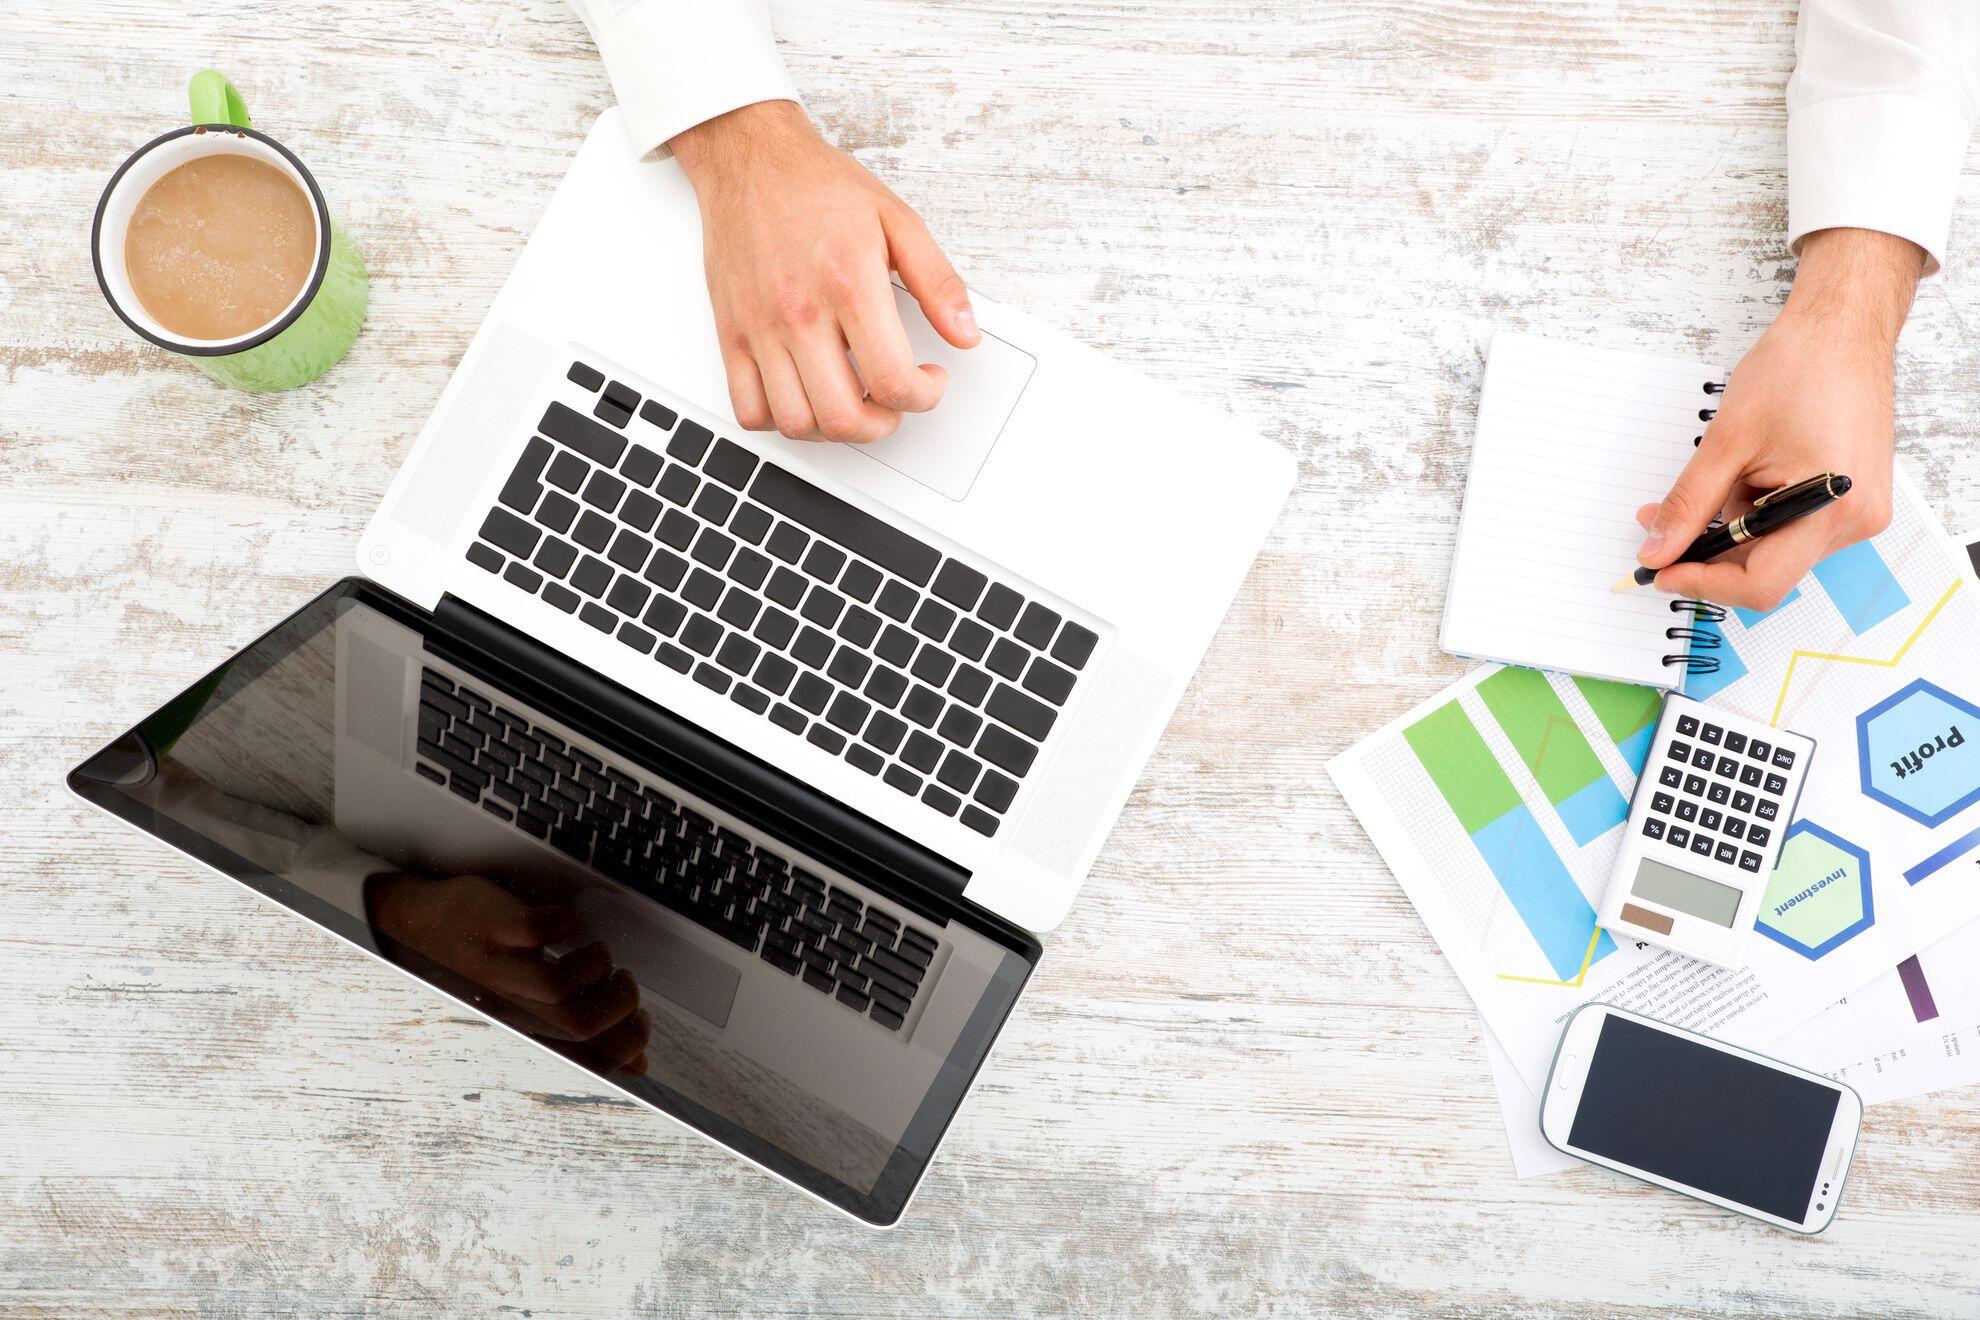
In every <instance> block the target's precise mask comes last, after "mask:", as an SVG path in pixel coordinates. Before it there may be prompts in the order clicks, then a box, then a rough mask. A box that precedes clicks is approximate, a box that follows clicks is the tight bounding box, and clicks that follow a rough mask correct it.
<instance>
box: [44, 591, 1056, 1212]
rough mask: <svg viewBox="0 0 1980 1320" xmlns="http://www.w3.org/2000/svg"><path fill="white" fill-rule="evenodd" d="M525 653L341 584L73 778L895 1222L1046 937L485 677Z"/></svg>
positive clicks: (267, 888) (531, 1036) (603, 1073)
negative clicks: (906, 878) (463, 636)
mask: <svg viewBox="0 0 1980 1320" xmlns="http://www.w3.org/2000/svg"><path fill="white" fill-rule="evenodd" d="M507 672H510V671H507V670H504V669H503V668H502V667H501V666H500V665H497V664H494V663H491V662H490V661H489V660H488V659H487V657H485V656H483V655H480V654H479V653H477V652H475V651H474V650H473V649H472V648H471V647H468V646H466V645H465V644H463V643H462V642H461V641H460V640H459V639H458V638H457V637H453V636H451V635H449V634H448V633H447V632H445V631H444V630H443V629H442V627H441V625H439V624H438V623H436V621H435V620H434V618H433V617H432V616H431V615H428V614H426V613H425V612H423V611H420V610H417V609H415V608H413V607H411V606H409V605H406V604H405V603H404V602H401V601H399V600H397V599H396V598H394V597H391V596H389V595H387V594H386V593H384V592H381V591H379V590H378V589H376V588H374V587H371V586H369V585H368V584H364V583H360V582H356V581H350V582H346V583H343V584H341V585H339V586H338V587H335V588H333V589H332V590H330V591H329V592H326V593H325V594H324V595H323V596H321V597H319V598H317V599H316V600H315V601H313V602H311V603H310V604H309V605H308V606H306V607H304V608H303V609H302V610H300V611H299V612H298V613H296V614H295V615H293V616H291V617H290V618H289V619H288V620H286V621H284V622H283V623H282V624H281V625H279V626H278V627H276V628H275V629H274V630H273V631H272V632H270V633H269V634H268V635H267V636H265V637H263V638H261V639H260V640H259V641H257V642H256V643H255V644H254V645H253V646H251V647H249V648H248V649H247V650H245V651H243V652H242V653H241V654H239V655H238V656H236V657H234V659H233V660H231V661H229V662H228V663H227V664H225V665H223V666H221V668H219V669H218V670H216V671H214V672H213V673H211V674H209V675H207V676H206V677H205V678H204V679H202V680H201V681H200V682H199V683H197V684H195V685H194V686H193V687H192V688H190V689H189V690H187V691H186V692H185V693H183V694H181V695H180V696H179V697H177V698H175V699H174V700H173V701H171V702H170V703H168V704H167V705H166V706H165V707H164V708H163V709H161V710H159V711H158V712H157V713H156V714H154V715H152V716H151V717H150V718H149V719H146V720H145V721H143V722H142V723H141V724H140V725H138V727H137V728H136V729H134V730H132V731H131V732H130V733H129V734H127V735H125V736H124V737H123V738H120V739H118V740H117V741H116V742H115V743H113V744H112V745H111V746H109V747H108V748H106V749H104V750H103V751H102V752H100V753H98V754H97V755H96V756H94V757H92V758H91V759H90V760H89V761H88V762H86V763H85V764H84V765H82V766H81V767H79V768H78V769H77V770H76V771H75V772H73V773H72V775H71V776H70V784H71V786H72V787H73V788H74V789H75V791H76V792H77V793H79V794H80V795H81V796H83V797H85V798H86V799H88V800H90V801H92V802H94V803H96V804H98V805H100V806H102V807H104V808H106V809H107V810H109V811H111V812H113V813H115V814H116V815H118V816H120V817H122V818H123V819H125V820H127V821H129V822H131V823H132V824H134V825H136V826H137V827H139V828H140V829H143V830H146V831H148V832H150V833H152V834H154V835H156V836H158V837H159V838H161V839H163V840H164V841H165V842H167V843H169V844H171V845H172V846H174V847H176V848H179V849H180V850H182V851H184V852H187V853H189V854H191V855H193V856H194V857H196V858H198V859H200V860H201V861H204V862H206V863H207V864H208V865H210V866H212V867H214V868H216V869H218V870H220V871H222V872H224V873H226V874H228V875H230V876H232V877H234V878H235V879H237V880H239V881H241V882H242V883H244V884H246V885H247V886H249V887H250V888H252V889H254V890H255V891H257V892H258V893H260V894H262V895H263V896H265V897H267V898H269V899H272V900H273V901H275V902H277V903H279V904H281V905H282V906H284V907H287V908H289V909H291V910H292V911H294V912H296V913H298V914H300V915H302V916H304V917H306V918H308V919H309V920H311V921H314V922H316V923H317V924H319V925H321V926H323V927H325V928H327V929H329V930H330V931H332V932H334V933H335V934H337V935H339V936H341V937H342V938H343V939H345V940H347V941H349V942H350V943H352V944H355V945H357V946H358V947H359V948H361V949H363V950H365V951H367V952H370V953H373V954H375V955H376V956H377V957H379V958H381V959H383V960H385V961H387V962H389V963H390V964H392V965H394V966H396V967H398V968H399V969H401V970H403V971H405V972H407V973H410V974H411V975H412V976H414V977H416V978H418V979H420V980H421V981H424V982H426V983H427V984H429V985H431V986H433V987H434V988H436V989H438V990H440V991H442V992H444V993H446V994H447V995H449V996H451V997H453V998H454V999H456V1000H458V1001H459V1002H460V1003H462V1004H464V1005H466V1006H467V1007H469V1008H470V1009H472V1010H474V1011H475V1012H477V1013H479V1014H481V1015H482V1016H483V1017H485V1018H487V1019H488V1020H490V1021H492V1022H494V1023H497V1024H499V1025H501V1026H503V1027H506V1028H509V1029H510V1030H512V1031H514V1032H516V1033H518V1034H520V1035H521V1036H523V1037H525V1038H526V1039H528V1040H530V1041H533V1042H534V1043H536V1044H538V1045H540V1046H542V1047H544V1048H546V1049H549V1050H552V1051H554V1052H556V1053H557V1054H559V1055H561V1056H562V1057H564V1058H566V1059H568V1060H569V1061H571V1062H572V1063H574V1064H577V1065H578V1066H579V1067H582V1068H584V1069H586V1070H587V1071H588V1072H589V1073H591V1075H592V1076H593V1077H594V1078H595V1079H596V1080H597V1082H598V1083H599V1084H601V1085H604V1086H609V1087H612V1088H614V1089H616V1090H617V1091H618V1092H620V1093H623V1094H624V1095H627V1096H630V1097H632V1098H633V1099H636V1100H638V1101H640V1102H642V1103H644V1104H646V1105H650V1106H652V1107H653V1108H655V1109H658V1110H660V1111H662V1112H664V1113H666V1114H668V1115H670V1116H672V1117H674V1118H676V1119H678V1120H680V1121H681V1122H683V1123H685V1124H687V1125H689V1126H691V1127H693V1128H696V1129H698V1130H699V1131H701V1132H702V1133H704V1134H706V1135H707V1136H709V1137H711V1138H713V1139H714V1140H716V1141H718V1142H720V1143H722V1144H723V1145H725V1146H728V1147H729V1148H731V1149H732V1150H734V1151H736V1152H737V1153H738V1154H741V1155H743V1156H745V1157H746V1158H748V1159H750V1160H752V1161H754V1162H756V1163H758V1164H760V1165H762V1166H763V1167H765V1168H767V1169H769V1170H771V1171H772V1172H774V1173H777V1174H779V1175H781V1176H783V1177H785V1178H788V1179H790V1180H791V1181H792V1182H795V1183H797V1184H798V1185H799V1186H801V1187H803V1188H804V1189H806V1190H807V1191H810V1192H812V1193H814V1194H815V1195H817V1196H819V1197H821V1198H823V1199H825V1200H826V1201H828V1202H830V1203H831V1204H833V1205H836V1206H838V1207H839V1208H841V1209H843V1210H845V1211H847V1212H848V1213H851V1214H853V1215H855V1216H857V1217H859V1218H861V1219H864V1220H867V1221H868V1222H871V1223H880V1224H884V1223H891V1222H893V1221H894V1220H895V1219H896V1218H898V1217H899V1215H900V1213H901V1211H902V1209H903V1208H904V1207H905V1206H906V1203H907V1200H908V1197H909V1195H910V1194H911V1193H912V1191H913V1189H914V1186H915V1184H916V1183H917V1182H918V1181H919V1180H920V1177H921V1175H922V1173H923V1171H924V1170H925V1169H926V1167H927V1165H928V1162H929V1159H930V1157H931V1156H932V1154H933V1152H934V1148H935V1145H936V1142H937V1141H938V1140H939V1139H940V1137H941V1135H942V1133H943V1131H944V1129H946V1128H947V1126H948V1124H949V1121H950V1119H951V1118H952V1117H953V1116H954V1114H955V1111H956V1108H957V1106H958V1105H959V1104H960V1103H961V1100H962V1097H963V1094H964V1092H965V1090H966V1089H967V1088H968V1086H969V1084H970V1081H971V1080H972V1078H973V1077H974V1076H975V1074H976V1071H977V1069H978V1068H979V1067H980V1066H981V1065H982V1063H983V1061H984V1058H985V1057H986V1055H987V1054H988V1052H989V1049H990V1045H991V1042H992V1040H993V1039H994V1037H995V1036H996V1034H997V1032H998V1030H999V1029H1000V1028H1001V1026H1002V1025H1003V1022H1004V1020H1005V1018H1006V1016H1007V1015H1008V1014H1009V1012H1010V1010H1011V1008H1012V1005H1013V1004H1014V1003H1015V1002H1016V999H1017V996H1018V993H1019V991H1020V989H1021V988H1022V986H1023V984H1024V982H1025V980H1026V978H1027V977H1028V976H1029V974H1030V970H1031V968H1032V966H1034V965H1035V963H1036V960H1037V954H1038V948H1037V945H1036V943H1035V942H1034V941H1032V940H1031V939H1030V938H1029V937H1028V936H1025V935H1023V934H1022V932H1018V931H1016V930H1015V929H1014V928H1006V927H1004V926H1003V925H1002V924H1001V923H999V922H997V921H996V920H995V919H994V918H990V917H988V916H986V915H985V914H982V913H980V912H978V911H976V910H974V909H972V908H970V907H968V906H967V905H963V904H959V903H956V902H953V901H948V900H944V899H942V898H940V897H938V896H935V895H936V894H937V892H938V891H936V890H933V889H924V888H923V887H921V886H917V885H911V884H906V883H903V882H902V881H901V880H900V878H899V877H898V875H894V874H892V873H890V872H889V871H887V870H886V869H885V868H883V867H879V866H877V865H876V866H872V867H867V866H863V865H862V864H861V862H860V860H859V858H858V856H856V855H854V854H852V853H850V852H848V851H846V850H838V849H833V848H831V847H827V846H821V845H818V844H815V843H814V845H813V846H811V847H799V846H795V845H794V844H792V843H791V842H790V841H789V839H790V837H791V835H792V833H793V831H791V830H782V831H781V832H780V831H778V830H774V829H772V828H770V827H767V826H766V825H765V824H764V823H762V822H763V821H764V820H774V819H775V817H774V816H772V815H768V814H767V813H766V814H759V813H755V812H753V811H752V810H751V809H750V805H749V803H747V802H739V801H738V800H737V799H736V795H735V794H734V793H733V792H732V791H731V792H716V791H715V789H714V786H713V785H712V784H710V783H707V782H702V783H698V782H696V780H697V776H696V775H695V774H694V772H693V767H692V766H691V765H685V766H684V764H683V762H682V760H681V758H680V757H678V756H676V757H674V758H672V759H671V760H669V759H668V758H667V757H664V756H660V755H658V754H655V753H654V752H653V750H652V745H651V744H647V743H644V742H642V741H641V739H640V738H639V737H638V736H636V735H634V734H630V733H625V732H623V731H622V730H615V729H614V728H612V727H609V722H607V721H605V720H602V719H599V718H596V717H595V716H592V715H588V714H587V713H586V712H585V711H583V710H580V709H570V708H567V705H566V703H565V702H563V701H561V700H559V699H558V698H557V697H556V696H555V695H554V694H553V693H551V692H550V690H549V689H548V688H546V687H543V686H540V685H531V686H530V687H529V688H528V694H527V695H526V694H525V692H524V691H523V690H520V689H521V684H520V683H503V682H501V681H498V680H495V679H491V677H490V675H491V674H502V673H507ZM663 763H664V764H667V765H669V766H670V767H671V768H670V770H669V772H668V773H667V774H664V775H663V774H661V773H659V772H657V771H656V770H654V769H652V768H650V767H652V766H653V765H655V764H663Z"/></svg>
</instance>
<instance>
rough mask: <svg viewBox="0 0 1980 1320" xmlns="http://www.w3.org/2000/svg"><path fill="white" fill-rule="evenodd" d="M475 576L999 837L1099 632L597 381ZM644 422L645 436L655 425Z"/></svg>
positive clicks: (529, 475) (594, 374)
mask: <svg viewBox="0 0 1980 1320" xmlns="http://www.w3.org/2000/svg"><path fill="white" fill-rule="evenodd" d="M568 376H569V379H570V381H571V382H572V383H574V384H576V385H577V386H579V387H580V388H581V389H583V390H585V391H586V392H588V393H592V394H595V395H596V396H597V397H596V400H595V402H594V403H593V405H592V408H591V412H590V415H589V416H587V415H586V414H584V413H581V412H579V411H577V410H576V409H574V408H571V407H569V406H567V405H566V404H564V403H561V402H553V403H551V404H550V406H549V408H548V409H547V410H546V411H545V412H544V414H543V417H542V419H541V420H540V421H539V423H538V425H537V428H536V429H537V431H538V433H539V434H537V435H535V436H533V437H532V438H531V439H530V441H529V442H528V444H527V445H526V446H525V447H524V449H523V454H522V457H521V458H520V459H519V460H518V461H517V463H516V466H515V469H514V471H512V472H511V473H510V474H509V477H508V480H507V481H506V482H504V483H503V486H502V490H501V494H500V497H499V502H498V503H497V504H496V505H494V506H493V507H491V508H490V509H489V510H488V512H487V514H486V516H485V517H484V519H483V521H482V524H481V529H480V536H479V539H477V540H476V541H475V543H474V544H473V545H471V546H470V547H469V549H468V551H467V558H468V561H469V562H470V563H473V564H475V565H476V566H478V567H480V568H482V569H485V570H487V571H488V572H490V573H494V574H498V575H500V576H501V578H502V579H503V581H505V582H507V583H509V584H510V585H512V586H514V587H515V588H517V589H518V590H520V591H525V592H529V593H530V594H532V595H537V596H540V597H541V598H542V599H543V600H545V601H547V602H548V603H549V604H551V605H553V606H555V607H556V608H558V609H560V610H563V611H564V612H565V613H567V614H575V615H576V616H577V617H578V618H580V619H582V620H583V621H584V622H585V623H586V624H588V625H590V626H591V627H593V628H596V629H597V630H598V631H600V632H601V633H605V634H607V635H609V636H612V637H615V638H617V639H618V640H619V642H621V643H622V644H623V645H625V646H627V647H630V648H631V649H633V650H634V651H637V652H639V653H640V654H642V655H648V656H651V657H652V658H653V659H654V661H655V662H656V663H658V664H661V665H664V666H666V667H667V668H669V669H672V670H674V671H675V672H677V673H681V674H687V675H690V676H691V677H692V678H693V679H694V681H695V682H697V683H700V684H701V685H702V686H704V687H706V688H708V689H709V690H711V691H713V692H718V693H725V694H727V695H728V697H729V699H730V700H731V701H733V702H734V703H735V704H737V705H738V706H741V707H742V708H743V709H745V710H747V711H749V712H751V713H752V714H754V715H756V716H758V717H760V718H762V719H763V720H766V721H768V722H769V723H771V724H773V725H775V726H776V727H778V728H780V729H782V730H784V731H785V732H786V733H788V734H789V735H790V736H791V737H793V738H803V739H804V740H805V741H806V742H808V743H810V744H811V745H813V746H815V747H819V748H822V749H823V750H825V751H827V752H830V753H832V754H834V755H836V756H839V757H842V758H843V759H844V760H845V761H847V762H848V763H849V764H851V765H853V766H855V767H857V768H858V769H860V770H862V771H864V772H865V773H867V774H869V775H874V776H877V777H878V778H880V779H881V780H882V781H884V782H885V783H886V784H888V785H889V786H890V787H892V788H893V789H895V790H896V791H898V792H900V793H903V794H906V795H908V796H910V797H913V798H915V799H917V800H918V801H920V802H921V803H922V804H923V805H924V806H926V807H927V808H929V809H930V810H933V811H937V812H940V813H941V814H942V815H944V816H950V817H959V818H960V819H961V821H962V823H963V824H964V825H966V826H968V827H969V828H970V829H973V830H975V831H976V832H978V833H979V834H983V835H985V836H994V835H995V834H996V833H997V830H998V828H999V826H1000V825H1001V824H1002V816H1003V814H1004V813H1005V812H1006V811H1007V810H1008V809H1009V807H1010V805H1011V803H1012V801H1013V800H1014V799H1015V798H1016V797H1017V793H1018V788H1019V785H1020V784H1021V782H1022V781H1023V779H1024V777H1025V776H1026V774H1028V773H1029V772H1030V770H1031V768H1032V765H1033V764H1034V763H1035V762H1036V761H1037V759H1038V754H1039V751H1040V748H1041V747H1042V746H1043V744H1044V743H1045V741H1046V740H1047V739H1048V738H1049V737H1050V736H1051V734H1052V732H1053V729H1054V727H1055V726H1056V725H1057V724H1058V722H1059V715H1060V712H1061V711H1062V710H1063V708H1064V707H1065V704H1066V702H1067V701H1068V700H1069V699H1070V698H1071V696H1072V694H1073V692H1074V690H1075V688H1076V687H1077V686H1078V684H1079V682H1080V675H1081V672H1082V671H1083V670H1084V669H1085V668H1086V664H1087V661H1088V660H1089V659H1090V658H1091V657H1092V655H1093V651H1094V647H1095V644H1096V643H1097V642H1098V641H1099V637H1098V635H1097V634H1096V633H1095V632H1094V631H1093V630H1092V629H1091V628H1088V627H1086V626H1084V625H1082V624H1080V623H1077V622H1074V621H1073V620H1070V619H1065V618H1062V617H1061V615H1060V614H1059V612H1058V611H1057V610H1055V609H1053V608H1052V607H1050V606H1048V605H1046V604H1045V603H1044V602H1042V601H1038V600H1032V599H1027V597H1026V596H1025V594H1024V593H1022V592H1020V591H1018V590H1016V589H1015V588H1013V587H1012V586H1010V585H1009V584H1007V583H1004V582H1000V581H996V580H993V578H992V577H991V576H990V574H988V573H986V572H984V571H983V570H982V569H979V568H977V567H975V566H973V565H971V564H968V563H965V562H963V561H962V560H960V559H957V558H955V557H953V556H949V555H945V554H944V553H943V552H942V551H941V550H938V549H937V548H935V547H934V546H931V545H928V544H927V543H925V542H923V541H922V540H920V539H919V538H918V537H916V536H914V535H912V534H910V533H909V532H907V531H905V530H903V529H902V528H900V527H898V526H895V525H894V524H892V523H889V522H886V521H884V520H882V519H880V518H876V517H874V516H873V515H872V514H870V513H867V512H866V511H865V510H863V509H860V508H858V507H856V506H854V505H852V504H850V503H848V502H846V501H845V500H842V499H840V498H839V497H838V496H836V495H833V494H831V493H829V492H828V491H825V490H822V489H820V488H819V487H818V486H816V485H813V484H812V483H811V482H809V481H806V480H805V479H804V478H802V477H799V476H797V475H796V474H794V473H792V472H790V471H787V470H786V469H784V468H782V467H779V466H778V465H777V464H776V463H773V462H770V461H768V460H765V459H761V458H759V456H758V455H756V454H755V453H753V452H752V451H750V450H748V449H745V448H744V447H743V446H741V445H738V444H736V443H735V442H733V441H731V440H728V439H725V438H719V437H717V436H716V435H715V433H714V431H713V430H712V429H711V428H710V427H708V426H705V425H703V424H702V423H700V422H697V421H694V420H693V419H691V418H684V417H682V416H681V415H680V414H679V412H678V411H677V410H676V409H674V408H672V407H669V406H667V405H666V404H663V403H661V402H660V401H659V400H657V399H651V398H648V399H644V400H642V398H641V396H640V394H639V393H638V392H637V391H636V390H633V389H632V388H631V387H629V386H627V385H625V384H623V383H622V382H619V381H616V380H608V379H607V378H606V375H605V373H603V372H602V371H600V370H598V369H597V368H596V367H593V366H591V365H590V364H588V363H584V362H574V363H572V364H571V367H570V370H569V372H568ZM635 419H637V420H635Z"/></svg>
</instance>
